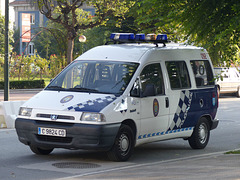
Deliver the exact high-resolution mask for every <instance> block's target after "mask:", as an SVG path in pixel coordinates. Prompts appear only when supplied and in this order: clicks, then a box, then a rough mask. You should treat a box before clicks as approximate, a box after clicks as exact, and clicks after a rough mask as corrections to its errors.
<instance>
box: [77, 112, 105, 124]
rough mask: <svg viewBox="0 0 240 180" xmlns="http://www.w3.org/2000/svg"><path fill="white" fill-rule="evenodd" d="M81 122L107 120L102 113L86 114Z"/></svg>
mask: <svg viewBox="0 0 240 180" xmlns="http://www.w3.org/2000/svg"><path fill="white" fill-rule="evenodd" d="M80 120H81V121H94V122H105V121H106V118H105V116H104V115H103V114H101V113H89V112H84V113H83V114H82V116H81V119H80Z"/></svg>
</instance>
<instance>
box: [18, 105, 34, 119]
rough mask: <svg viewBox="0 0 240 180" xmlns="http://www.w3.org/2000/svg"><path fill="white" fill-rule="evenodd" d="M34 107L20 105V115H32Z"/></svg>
mask: <svg viewBox="0 0 240 180" xmlns="http://www.w3.org/2000/svg"><path fill="white" fill-rule="evenodd" d="M31 114H32V108H26V107H20V109H19V113H18V115H20V116H29V117H30V116H31Z"/></svg>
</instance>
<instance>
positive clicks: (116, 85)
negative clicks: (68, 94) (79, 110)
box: [45, 61, 139, 95]
mask: <svg viewBox="0 0 240 180" xmlns="http://www.w3.org/2000/svg"><path fill="white" fill-rule="evenodd" d="M138 65H139V64H137V63H129V62H111V61H109V62H105V61H104V62H103V61H74V62H73V63H72V64H70V65H69V66H68V67H67V68H65V69H64V70H63V71H62V72H61V73H60V74H59V75H58V76H57V77H56V78H55V79H54V80H53V81H52V82H51V83H50V84H49V85H48V86H47V87H46V88H45V90H56V91H77V92H89V93H104V94H115V95H121V94H122V93H123V92H124V90H125V89H126V87H127V85H128V83H129V82H130V80H131V78H132V76H133V74H134V73H135V71H136V69H137V67H138Z"/></svg>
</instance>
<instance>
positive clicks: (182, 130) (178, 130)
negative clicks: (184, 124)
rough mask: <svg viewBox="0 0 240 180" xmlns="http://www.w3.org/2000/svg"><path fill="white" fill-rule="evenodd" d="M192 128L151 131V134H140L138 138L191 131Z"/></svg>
mask: <svg viewBox="0 0 240 180" xmlns="http://www.w3.org/2000/svg"><path fill="white" fill-rule="evenodd" d="M191 130H193V127H188V128H181V129H175V130H170V131H163V132H157V133H149V134H144V135H140V136H138V139H145V138H150V137H155V136H162V135H165V134H174V133H179V132H185V131H191Z"/></svg>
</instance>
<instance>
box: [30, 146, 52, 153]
mask: <svg viewBox="0 0 240 180" xmlns="http://www.w3.org/2000/svg"><path fill="white" fill-rule="evenodd" d="M30 149H31V150H32V152H34V153H35V154H38V155H48V154H50V153H51V152H52V151H53V148H51V149H45V148H40V147H37V146H33V145H30Z"/></svg>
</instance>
